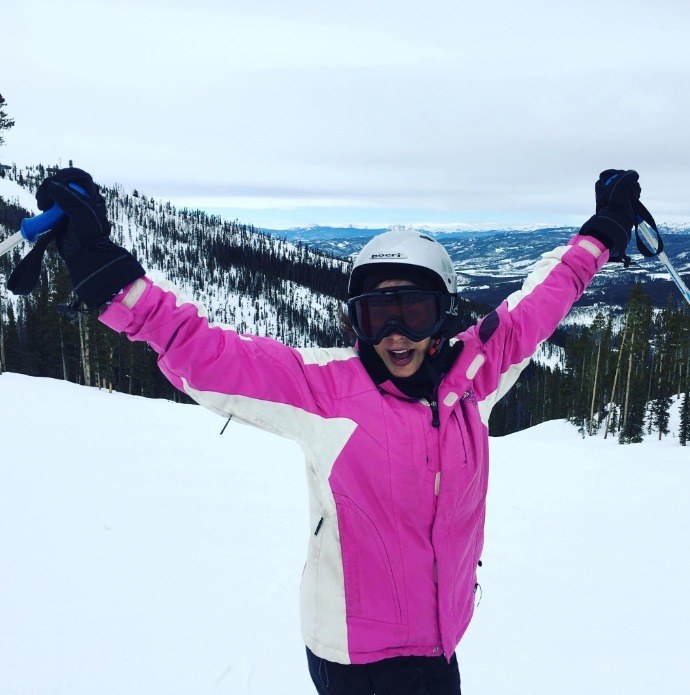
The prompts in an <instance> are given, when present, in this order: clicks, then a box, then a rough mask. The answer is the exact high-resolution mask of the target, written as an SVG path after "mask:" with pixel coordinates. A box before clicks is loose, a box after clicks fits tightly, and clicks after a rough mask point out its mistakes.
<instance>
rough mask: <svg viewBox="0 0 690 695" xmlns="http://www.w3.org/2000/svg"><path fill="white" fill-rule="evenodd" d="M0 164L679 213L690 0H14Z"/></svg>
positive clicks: (490, 213) (570, 215) (375, 196)
mask: <svg viewBox="0 0 690 695" xmlns="http://www.w3.org/2000/svg"><path fill="white" fill-rule="evenodd" d="M1 7H2V9H1V10H0V20H1V21H0V46H1V51H0V93H2V94H3V96H4V97H5V98H6V100H7V111H8V113H9V114H10V115H11V116H13V117H14V118H15V120H16V126H15V128H13V129H12V130H11V131H9V132H8V133H6V134H5V140H6V145H5V147H4V148H3V149H2V150H0V161H3V162H4V163H7V162H10V163H11V162H13V161H14V162H16V163H18V164H28V163H37V162H43V163H46V164H47V163H52V162H61V163H62V164H63V165H64V166H66V165H67V163H68V161H69V160H70V159H72V160H73V161H74V164H75V166H80V167H82V168H84V169H87V170H89V171H91V172H92V173H93V174H94V177H95V178H96V179H97V180H99V181H102V182H107V183H112V182H119V183H121V184H123V185H124V186H125V187H126V188H128V189H130V188H135V187H136V188H138V189H139V190H140V191H142V192H145V193H148V194H153V195H157V196H162V197H165V198H167V199H172V200H173V201H174V202H177V203H178V204H187V205H193V206H200V207H205V208H207V209H214V210H221V209H222V210H223V211H224V212H225V213H226V214H228V215H229V216H231V217H238V218H239V219H241V220H243V221H247V222H254V223H255V224H257V225H260V226H268V227H285V226H292V225H302V224H310V223H335V224H348V223H354V224H396V223H414V222H434V223H468V224H472V225H480V224H484V225H490V224H506V225H521V224H532V223H554V224H579V223H581V222H582V221H583V219H584V218H586V217H587V216H588V215H589V214H590V210H591V207H592V200H593V182H594V180H595V179H596V177H597V175H598V173H599V171H600V170H602V169H605V168H610V167H615V168H619V167H620V168H635V169H638V170H639V171H640V174H641V182H642V186H643V200H644V201H645V202H646V203H647V205H648V207H649V208H650V209H651V210H652V212H653V213H654V214H655V215H656V217H657V219H659V220H668V221H681V220H690V127H689V125H688V105H689V103H690V40H688V34H690V3H688V2H687V0H655V1H654V2H651V0H645V1H644V2H642V1H640V0H625V1H623V0H621V1H618V0H615V1H612V0H569V2H565V0H564V1H563V2H557V1H556V0H522V1H520V2H518V1H517V0H475V1H474V2H472V3H468V2H465V1H463V0H426V1H425V2H420V0H415V1H414V2H411V1H408V0H395V1H394V2H393V1H389V0H383V1H378V2H377V0H341V1H340V2H335V1H333V0H251V2H249V1H247V0H244V1H243V2H238V1H236V0H195V2H179V1H178V0H167V1H166V2H163V1H162V0H160V1H158V0H138V1H137V2H133V1H130V0H122V1H120V2H107V1H101V2H94V1H93V0H61V2H59V3H58V2H54V0H22V1H21V2H20V1H19V0H16V1H14V2H11V3H10V2H9V0H8V1H7V2H3V4H2V6H1Z"/></svg>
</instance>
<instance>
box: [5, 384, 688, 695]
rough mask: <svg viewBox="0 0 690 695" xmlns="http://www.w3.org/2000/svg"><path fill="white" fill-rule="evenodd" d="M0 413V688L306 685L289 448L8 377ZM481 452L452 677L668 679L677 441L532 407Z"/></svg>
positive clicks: (626, 688)
mask: <svg viewBox="0 0 690 695" xmlns="http://www.w3.org/2000/svg"><path fill="white" fill-rule="evenodd" d="M0 418H2V422H3V424H4V427H3V434H4V436H3V442H2V459H1V460H0V480H1V481H2V484H1V485H0V586H1V590H0V692H1V693H3V695H29V694H30V693H31V694H34V693H50V694H51V695H91V694H94V693H96V694H98V695H122V694H123V693H127V695H151V694H152V693H156V694H164V695H189V693H194V694H195V695H204V694H214V695H215V694H217V693H223V694H226V693H227V694H229V693H232V694H233V695H243V694H244V693H252V694H253V695H257V694H269V693H270V694H283V693H284V694H286V695H293V694H297V693H299V694H301V693H309V692H313V688H312V686H311V682H310V680H309V677H308V675H307V669H306V661H305V658H304V648H303V646H302V643H301V640H300V634H299V617H298V587H299V580H300V576H301V570H302V563H303V561H304V556H305V552H306V544H307V538H308V534H309V533H310V532H311V531H310V529H309V528H308V513H307V496H306V489H305V488H306V485H305V480H304V470H303V463H302V455H301V452H300V450H299V447H298V446H297V445H296V444H294V443H292V442H288V441H285V440H281V439H278V438H277V437H275V436H274V435H270V434H266V433H263V432H259V431H256V430H254V429H252V428H249V427H246V426H243V425H240V424H235V423H231V424H230V425H229V426H228V428H227V430H226V431H225V434H223V435H222V436H221V435H220V434H219V433H220V430H221V428H222V426H223V424H224V422H223V420H222V419H219V418H218V417H217V416H215V415H213V414H211V413H209V412H207V411H204V410H203V409H201V408H198V407H195V406H186V405H177V404H173V403H169V402H166V401H156V400H147V399H143V398H137V397H133V396H127V395H124V394H118V393H113V394H109V393H108V392H107V391H105V390H98V389H92V388H85V387H79V386H75V385H73V384H69V383H65V382H61V381H55V380H50V379H35V378H29V377H25V376H19V375H16V374H4V375H2V376H0ZM677 425H678V423H677V413H676V415H675V419H674V421H673V422H672V423H671V428H672V431H674V430H675V431H677ZM492 450H493V454H492V455H493V458H492V471H491V483H490V492H489V512H488V521H487V539H486V547H485V552H484V556H483V567H482V568H481V569H480V570H479V572H480V577H479V581H480V583H481V585H482V598H481V601H480V604H479V606H478V608H477V609H476V612H475V617H474V620H473V623H472V625H471V627H470V630H469V631H468V633H467V635H466V636H465V638H464V640H463V642H462V643H461V645H460V648H459V649H458V656H459V660H460V668H461V674H462V680H463V693H466V694H467V695H495V694H496V693H501V692H510V693H513V694H514V695H522V694H524V695H527V694H529V695H533V694H534V693H558V694H559V695H571V694H572V695H575V694H576V693H577V694H578V695H581V693H583V692H584V693H588V695H610V693H626V695H638V694H639V695H642V693H644V694H645V695H647V693H650V692H661V693H665V694H667V695H674V694H677V695H680V694H681V693H686V692H687V683H688V682H689V681H690V663H689V661H688V659H687V654H688V651H689V648H690V637H689V636H688V626H689V625H690V598H688V591H687V587H688V586H690V561H689V560H688V557H690V505H688V503H687V498H688V495H689V494H690V449H688V448H684V447H681V446H680V445H679V444H678V442H677V440H676V439H675V438H673V437H671V436H669V437H667V438H665V440H664V441H662V442H658V441H656V435H653V436H652V437H650V439H649V441H645V442H644V443H642V444H639V445H630V446H619V445H618V444H617V443H616V442H615V441H612V440H611V439H609V440H607V441H604V440H603V439H602V438H601V437H597V438H592V439H582V438H581V437H580V435H579V434H578V432H577V430H576V429H575V428H573V427H571V426H569V425H567V424H565V423H561V422H555V421H554V422H548V423H544V424H543V425H539V426H537V427H534V428H532V429H529V430H525V431H523V432H520V433H517V434H514V435H510V436H508V437H504V438H500V439H493V440H492Z"/></svg>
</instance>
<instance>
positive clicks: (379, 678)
mask: <svg viewBox="0 0 690 695" xmlns="http://www.w3.org/2000/svg"><path fill="white" fill-rule="evenodd" d="M307 661H308V662H309V675H310V676H311V679H312V680H313V681H314V685H315V686H316V691H317V692H318V693H319V695H460V671H459V670H458V660H457V657H456V656H455V654H453V658H452V659H451V660H450V663H448V662H447V661H446V657H445V656H396V657H394V658H392V659H383V660H382V661H375V662H374V663H371V664H336V663H334V662H333V661H326V659H321V658H320V657H318V656H316V654H314V653H313V652H311V651H310V650H309V649H308V648H307Z"/></svg>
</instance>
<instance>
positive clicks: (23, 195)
mask: <svg viewBox="0 0 690 695" xmlns="http://www.w3.org/2000/svg"><path fill="white" fill-rule="evenodd" d="M0 197H2V198H4V199H5V201H6V202H8V203H14V204H15V205H19V206H20V207H23V208H24V209H26V210H28V211H29V212H34V213H36V214H38V208H37V207H36V198H35V196H34V194H33V193H31V192H30V191H28V190H27V189H26V188H22V187H21V186H20V185H19V184H18V183H17V182H16V181H10V180H9V179H8V178H4V179H3V178H0ZM11 231H13V232H16V231H17V230H16V229H13V230H11Z"/></svg>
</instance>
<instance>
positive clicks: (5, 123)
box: [0, 94, 14, 147]
mask: <svg viewBox="0 0 690 695" xmlns="http://www.w3.org/2000/svg"><path fill="white" fill-rule="evenodd" d="M3 106H5V98H4V97H3V96H2V94H0V133H2V131H3V130H9V129H10V128H11V127H12V126H13V125H14V119H13V118H10V117H9V116H8V115H7V113H6V112H5V109H4V108H3ZM4 144H5V139H4V138H3V137H2V135H1V134H0V147H1V146H2V145H4Z"/></svg>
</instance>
